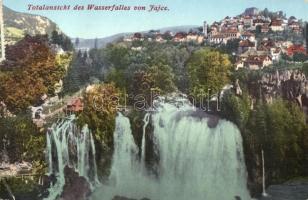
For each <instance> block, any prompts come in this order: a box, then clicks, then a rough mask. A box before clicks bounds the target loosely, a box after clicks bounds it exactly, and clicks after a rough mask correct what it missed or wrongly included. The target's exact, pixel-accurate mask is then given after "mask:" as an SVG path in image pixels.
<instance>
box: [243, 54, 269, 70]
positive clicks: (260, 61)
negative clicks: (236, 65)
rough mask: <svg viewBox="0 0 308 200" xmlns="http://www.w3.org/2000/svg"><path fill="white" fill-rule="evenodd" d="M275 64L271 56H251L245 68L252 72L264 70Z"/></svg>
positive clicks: (246, 61) (245, 63)
mask: <svg viewBox="0 0 308 200" xmlns="http://www.w3.org/2000/svg"><path fill="white" fill-rule="evenodd" d="M271 64H273V61H272V59H271V57H270V56H249V57H248V58H247V59H246V60H245V61H244V66H245V67H247V68H248V69H251V70H258V69H263V68H264V67H267V66H269V65H271Z"/></svg>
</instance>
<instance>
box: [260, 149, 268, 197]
mask: <svg viewBox="0 0 308 200" xmlns="http://www.w3.org/2000/svg"><path fill="white" fill-rule="evenodd" d="M261 154H262V196H264V197H267V196H268V195H267V193H266V189H265V166H264V165H265V164H264V151H263V149H262V151H261Z"/></svg>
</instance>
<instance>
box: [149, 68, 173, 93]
mask: <svg viewBox="0 0 308 200" xmlns="http://www.w3.org/2000/svg"><path fill="white" fill-rule="evenodd" d="M148 74H149V76H150V78H151V79H152V81H153V86H154V87H155V88H157V89H159V91H160V92H162V93H163V94H165V93H170V92H173V91H175V89H176V87H175V84H174V74H173V72H172V69H171V67H170V66H168V65H164V64H158V65H153V66H151V67H150V68H149V70H148Z"/></svg>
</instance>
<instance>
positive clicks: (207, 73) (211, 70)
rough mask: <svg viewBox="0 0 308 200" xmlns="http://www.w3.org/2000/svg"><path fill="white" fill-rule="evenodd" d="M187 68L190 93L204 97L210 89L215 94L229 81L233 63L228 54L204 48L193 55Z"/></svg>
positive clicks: (196, 96) (197, 96)
mask: <svg viewBox="0 0 308 200" xmlns="http://www.w3.org/2000/svg"><path fill="white" fill-rule="evenodd" d="M187 68H188V75H189V80H190V94H191V95H193V96H194V97H195V98H199V97H202V98H203V97H205V95H206V94H208V91H209V90H210V91H211V93H212V94H215V93H217V92H219V91H220V90H221V89H222V87H223V86H224V85H225V84H227V83H228V82H229V75H230V70H231V63H230V61H229V58H228V55H226V54H222V53H219V52H218V51H215V50H212V49H209V48H204V49H201V50H197V51H195V52H194V53H193V54H192V55H191V57H190V58H189V60H188V63H187Z"/></svg>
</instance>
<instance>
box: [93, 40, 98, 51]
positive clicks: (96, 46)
mask: <svg viewBox="0 0 308 200" xmlns="http://www.w3.org/2000/svg"><path fill="white" fill-rule="evenodd" d="M94 49H98V39H97V38H95V40H94Z"/></svg>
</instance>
